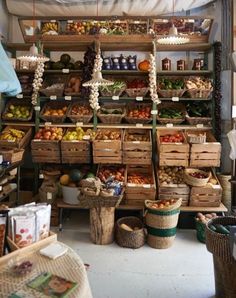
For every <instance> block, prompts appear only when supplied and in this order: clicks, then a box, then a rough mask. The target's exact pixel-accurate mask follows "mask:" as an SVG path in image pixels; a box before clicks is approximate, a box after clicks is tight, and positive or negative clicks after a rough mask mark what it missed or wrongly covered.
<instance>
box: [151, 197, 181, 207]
mask: <svg viewBox="0 0 236 298" xmlns="http://www.w3.org/2000/svg"><path fill="white" fill-rule="evenodd" d="M178 200H179V199H170V200H160V201H156V202H155V203H152V204H149V207H151V208H155V209H165V208H169V207H171V206H172V205H174V204H175V203H176V202H177V201H178Z"/></svg>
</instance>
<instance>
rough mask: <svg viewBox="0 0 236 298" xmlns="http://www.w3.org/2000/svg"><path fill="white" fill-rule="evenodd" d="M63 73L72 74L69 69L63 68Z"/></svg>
mask: <svg viewBox="0 0 236 298" xmlns="http://www.w3.org/2000/svg"><path fill="white" fill-rule="evenodd" d="M61 71H62V73H69V72H70V70H69V68H63V69H62V70H61Z"/></svg>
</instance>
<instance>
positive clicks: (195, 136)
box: [187, 132, 206, 144]
mask: <svg viewBox="0 0 236 298" xmlns="http://www.w3.org/2000/svg"><path fill="white" fill-rule="evenodd" d="M187 140H188V142H189V143H191V144H202V143H205V142H206V133H205V134H204V135H202V134H201V133H198V132H196V133H188V132H187Z"/></svg>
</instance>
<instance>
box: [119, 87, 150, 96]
mask: <svg viewBox="0 0 236 298" xmlns="http://www.w3.org/2000/svg"><path fill="white" fill-rule="evenodd" d="M148 91H149V88H148V87H145V88H132V89H131V88H130V89H126V90H125V92H126V93H127V95H128V96H129V97H145V96H146V94H147V93H148Z"/></svg>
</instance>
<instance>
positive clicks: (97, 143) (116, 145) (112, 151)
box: [93, 129, 123, 164]
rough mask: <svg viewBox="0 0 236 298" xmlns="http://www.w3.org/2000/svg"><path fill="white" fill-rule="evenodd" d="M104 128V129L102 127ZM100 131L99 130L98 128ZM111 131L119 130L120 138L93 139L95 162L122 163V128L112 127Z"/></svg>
mask: <svg viewBox="0 0 236 298" xmlns="http://www.w3.org/2000/svg"><path fill="white" fill-rule="evenodd" d="M100 130H102V129H100ZM98 131H99V130H98ZM111 131H114V132H119V133H120V136H121V138H120V139H119V140H97V139H96V138H95V140H94V141H93V162H94V163H95V164H96V163H106V164H121V163H122V139H123V131H122V129H111Z"/></svg>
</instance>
